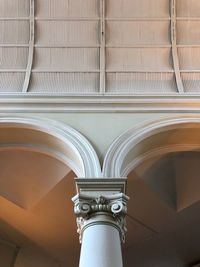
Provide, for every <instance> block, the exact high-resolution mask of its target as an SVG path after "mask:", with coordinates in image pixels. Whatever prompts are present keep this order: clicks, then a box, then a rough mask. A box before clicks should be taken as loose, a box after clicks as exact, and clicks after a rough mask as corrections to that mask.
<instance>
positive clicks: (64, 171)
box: [0, 150, 200, 267]
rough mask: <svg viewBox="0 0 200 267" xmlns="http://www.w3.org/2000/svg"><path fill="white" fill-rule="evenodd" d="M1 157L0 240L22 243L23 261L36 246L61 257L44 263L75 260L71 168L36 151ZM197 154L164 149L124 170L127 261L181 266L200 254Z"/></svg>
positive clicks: (143, 265) (140, 266) (128, 265)
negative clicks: (128, 199)
mask: <svg viewBox="0 0 200 267" xmlns="http://www.w3.org/2000/svg"><path fill="white" fill-rule="evenodd" d="M0 157H1V163H0V164H1V166H0V173H1V186H0V188H1V192H0V193H1V197H0V211H1V212H0V215H1V217H0V239H4V240H7V241H9V242H12V243H13V244H16V245H18V246H19V247H22V248H26V249H27V250H28V251H30V255H29V257H30V259H31V257H33V255H35V254H34V252H33V251H40V253H41V255H47V256H46V257H47V258H48V259H49V260H52V261H53V262H58V263H60V265H55V264H52V265H51V264H50V263H49V265H47V266H53V267H55V266H56V267H57V266H62V267H63V266H66V265H69V266H78V259H79V250H80V245H79V240H78V234H77V233H76V221H75V215H74V213H73V204H72V201H71V197H72V196H74V195H75V193H76V192H75V184H74V176H75V175H74V173H73V172H71V171H70V169H69V168H68V167H67V166H66V165H64V164H63V163H61V162H60V161H58V160H57V159H54V158H52V157H50V156H47V155H43V154H40V153H36V152H27V151H19V150H18V151H17V150H15V151H13V150H12V151H6V152H5V151H4V152H1V153H0ZM199 157H200V154H199V152H197V151H194V152H192V151H191V152H181V153H180V152H178V153H170V154H167V155H165V156H160V157H155V158H152V159H150V160H148V161H146V162H144V163H143V164H141V165H140V166H138V167H137V168H136V169H134V170H133V171H132V172H131V173H130V174H129V177H128V191H127V194H128V195H129V196H130V201H129V205H128V215H127V223H128V233H127V236H126V243H125V245H124V246H123V251H124V261H125V266H126V267H132V266H133V265H134V266H137V267H147V266H149V267H152V266H162V267H165V266H167V267H168V266H170V267H184V266H189V264H191V263H194V262H197V261H198V260H199V259H200V257H199V255H200V247H199V236H200V231H199V223H200V218H199V216H198V214H199V209H200V195H199V186H200V180H199V172H200V165H199ZM9 253H10V252H9ZM9 255H10V254H9ZM31 255H32V256H31ZM35 257H39V256H38V254H37V256H35ZM30 259H29V260H30ZM27 262H28V261H27ZM41 264H42V263H41ZM43 264H44V263H43ZM33 266H34V264H33ZM41 266H43V265H41ZM44 266H46V265H44ZM34 267H35V266H34Z"/></svg>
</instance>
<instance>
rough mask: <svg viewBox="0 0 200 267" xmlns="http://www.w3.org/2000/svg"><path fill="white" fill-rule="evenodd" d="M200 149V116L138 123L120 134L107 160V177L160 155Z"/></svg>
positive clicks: (129, 169) (124, 172) (126, 173)
mask: <svg viewBox="0 0 200 267" xmlns="http://www.w3.org/2000/svg"><path fill="white" fill-rule="evenodd" d="M198 150H200V116H198V115H188V116H175V117H170V118H169V117H167V118H162V119H159V120H156V121H151V122H149V123H146V124H143V125H140V126H138V127H134V128H132V129H130V130H128V131H127V132H125V133H123V134H122V135H121V136H119V137H118V138H117V139H116V140H115V141H114V142H113V143H112V145H111V146H110V148H109V150H108V152H107V154H106V156H105V160H104V166H103V175H104V177H126V176H127V175H128V174H129V173H130V172H131V171H132V170H133V169H134V168H136V167H137V166H138V165H139V164H140V163H142V162H143V161H145V160H147V159H150V158H152V157H155V156H158V155H164V154H167V153H170V152H178V151H179V152H180V151H198Z"/></svg>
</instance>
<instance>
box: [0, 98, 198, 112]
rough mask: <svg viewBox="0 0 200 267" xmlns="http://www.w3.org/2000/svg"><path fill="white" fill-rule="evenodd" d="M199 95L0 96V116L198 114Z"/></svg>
mask: <svg viewBox="0 0 200 267" xmlns="http://www.w3.org/2000/svg"><path fill="white" fill-rule="evenodd" d="M199 111H200V95H187V94H184V95H181V96H180V95H178V94H174V95H167V96H152V95H150V96H121V95H106V96H101V95H91V96H74V95H73V96H70V95H69V96H66V95H57V96H52V95H51V96H48V95H34V94H28V95H27V94H20V95H19V94H16V95H14V94H12V95H3V94H2V95H0V113H5V112H9V113H12V112H13V113H16V112H29V113H41V112H43V113H45V112H51V113H58V112H71V113H80V112H81V113H83V112H87V113H88V112H99V113H109V112H110V113H115V112H122V113H133V112H135V113H137V112H140V113H141V112H142V113H149V112H152V113H154V112H162V113H174V112H193V113H194V112H199Z"/></svg>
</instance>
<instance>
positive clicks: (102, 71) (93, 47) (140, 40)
mask: <svg viewBox="0 0 200 267" xmlns="http://www.w3.org/2000/svg"><path fill="white" fill-rule="evenodd" d="M199 36H200V2H199V0H148V1H146V0H119V1H116V0H107V1H105V0H84V1H82V0H67V1H66V0H48V1H47V0H16V1H12V0H1V1H0V80H1V83H0V91H1V92H2V93H9V92H10V93H11V92H13V93H22V92H23V93H27V92H28V93H29V94H30V93H37V94H40V93H45V94H59V93H64V94H68V93H72V94H83V95H85V94H86V95H87V94H94V95H96V94H97V95H99V94H111V95H113V94H114V95H116V94H122V95H127V94H130V95H138V94H139V95H143V94H157V95H169V94H183V93H199V87H200V86H199V85H200V74H199V73H200V38H199Z"/></svg>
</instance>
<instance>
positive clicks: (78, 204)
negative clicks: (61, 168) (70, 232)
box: [72, 179, 129, 242]
mask: <svg viewBox="0 0 200 267" xmlns="http://www.w3.org/2000/svg"><path fill="white" fill-rule="evenodd" d="M82 180H83V179H82ZM106 181H107V182H109V188H107V189H108V190H106ZM111 181H112V180H111V179H105V182H104V181H103V182H104V183H102V184H101V183H100V184H98V183H97V181H96V180H95V185H94V184H93V185H94V187H93V186H92V184H91V183H90V186H89V187H88V190H86V188H85V185H84V190H79V192H78V194H77V195H76V196H75V197H74V198H73V199H72V201H73V202H74V213H75V215H76V217H77V226H78V233H79V235H80V242H81V239H82V234H83V232H84V230H85V229H86V228H87V227H89V226H91V225H94V224H107V225H112V226H114V227H116V228H117V229H118V230H119V233H120V236H121V240H122V242H124V241H125V233H126V231H127V229H126V219H125V216H126V212H127V201H128V199H129V198H128V197H127V196H126V195H125V194H124V192H122V191H124V190H121V189H122V188H121V189H118V190H116V184H115V185H114V186H115V187H114V188H115V191H114V190H113V191H112V190H111V183H110V182H111ZM113 182H114V181H113ZM123 182H124V181H123ZM97 184H98V186H97ZM102 188H103V189H104V190H103V191H102ZM79 189H80V188H79ZM98 189H99V190H98Z"/></svg>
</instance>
